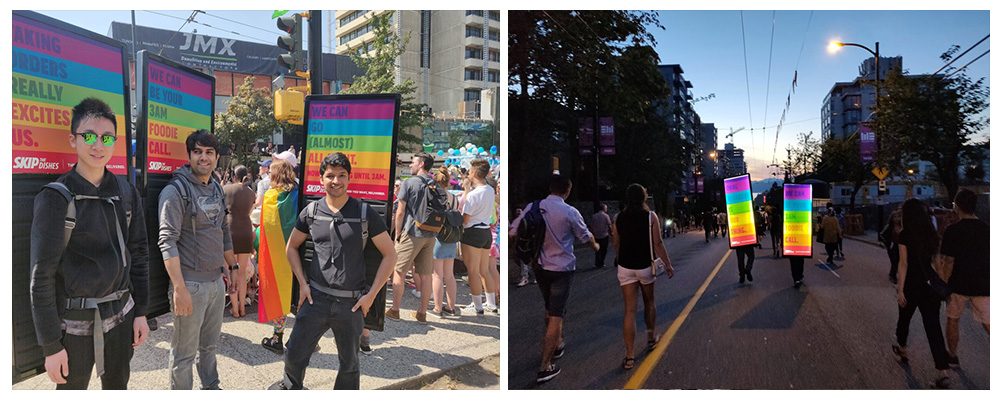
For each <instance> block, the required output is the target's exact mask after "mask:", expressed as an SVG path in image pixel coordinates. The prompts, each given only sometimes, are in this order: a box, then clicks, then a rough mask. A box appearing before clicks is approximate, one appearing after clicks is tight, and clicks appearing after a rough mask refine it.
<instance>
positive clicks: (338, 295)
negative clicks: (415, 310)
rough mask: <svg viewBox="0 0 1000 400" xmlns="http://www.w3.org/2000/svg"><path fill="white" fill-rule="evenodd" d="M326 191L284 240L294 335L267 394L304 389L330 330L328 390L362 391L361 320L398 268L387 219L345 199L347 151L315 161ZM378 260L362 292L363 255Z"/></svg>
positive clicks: (348, 169) (348, 170) (348, 165)
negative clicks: (295, 285) (291, 279)
mask: <svg viewBox="0 0 1000 400" xmlns="http://www.w3.org/2000/svg"><path fill="white" fill-rule="evenodd" d="M319 170H320V172H321V174H320V182H321V183H322V185H323V188H324V189H325V191H326V194H325V196H324V197H323V198H322V199H318V200H316V201H313V202H312V203H310V204H309V205H308V206H306V207H305V208H304V209H303V210H302V211H301V212H299V215H298V219H297V220H296V221H295V228H293V229H292V233H291V235H290V236H289V238H288V244H287V246H286V247H285V257H286V258H287V259H288V263H289V265H290V266H291V270H292V273H293V274H294V275H295V279H296V280H297V281H298V282H299V307H298V312H297V314H296V315H295V329H293V330H292V333H291V335H290V336H289V338H288V346H287V351H286V352H285V369H284V376H283V378H282V379H281V380H280V381H278V382H276V383H275V384H273V385H272V386H271V387H270V389H302V388H303V387H302V382H303V379H304V378H305V373H306V367H307V366H308V365H309V358H310V357H311V356H312V354H313V350H315V348H316V345H317V344H318V343H319V340H320V338H322V337H323V335H324V334H325V333H326V332H327V331H329V330H332V331H333V338H334V341H335V342H336V344H337V359H338V366H339V371H338V372H337V378H336V380H335V381H334V384H333V389H335V390H340V389H355V390H356V389H359V388H360V387H361V363H360V360H359V358H358V350H359V349H360V347H361V346H360V345H361V335H362V330H363V328H364V317H365V315H367V314H368V311H369V310H370V309H371V306H372V303H373V302H374V301H375V297H376V296H377V295H378V293H379V291H380V290H382V286H383V285H385V283H386V281H388V280H389V275H391V274H392V269H393V266H394V265H396V251H395V249H394V248H393V243H392V238H390V237H389V234H388V228H387V227H386V226H385V222H383V221H384V219H383V218H382V217H381V216H379V214H378V212H377V211H375V208H374V207H369V206H368V205H366V204H364V203H363V202H361V201H360V200H357V199H355V198H353V197H351V196H349V195H348V194H347V188H348V186H349V185H350V183H351V161H350V159H349V158H348V157H347V156H346V155H344V153H340V152H336V153H331V154H329V155H327V156H326V157H325V158H323V161H322V162H321V163H320V167H319ZM307 235H308V236H312V239H313V246H314V256H313V258H312V261H311V263H310V265H309V269H308V270H303V267H302V262H301V261H300V259H299V247H300V246H302V244H303V243H304V242H305V240H306V237H307ZM373 246H374V247H375V249H376V250H378V252H379V253H381V255H382V261H381V262H380V263H379V265H378V271H377V272H376V274H375V281H374V282H373V284H372V286H371V287H367V285H366V281H365V276H366V275H365V274H366V270H367V267H366V265H365V257H364V253H365V250H366V249H368V250H371V248H372V247H373Z"/></svg>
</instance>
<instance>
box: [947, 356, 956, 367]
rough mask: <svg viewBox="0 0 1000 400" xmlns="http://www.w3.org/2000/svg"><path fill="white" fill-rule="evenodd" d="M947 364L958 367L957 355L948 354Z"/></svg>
mask: <svg viewBox="0 0 1000 400" xmlns="http://www.w3.org/2000/svg"><path fill="white" fill-rule="evenodd" d="M948 365H951V366H952V368H958V356H948Z"/></svg>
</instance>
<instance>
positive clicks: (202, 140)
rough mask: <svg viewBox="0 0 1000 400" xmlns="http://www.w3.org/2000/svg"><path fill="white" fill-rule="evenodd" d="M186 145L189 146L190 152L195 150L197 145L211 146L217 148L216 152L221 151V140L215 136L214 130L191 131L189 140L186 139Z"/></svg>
mask: <svg viewBox="0 0 1000 400" xmlns="http://www.w3.org/2000/svg"><path fill="white" fill-rule="evenodd" d="M184 145H185V146H187V152H188V153H189V154H190V153H191V152H192V151H194V149H195V146H204V147H211V148H213V149H215V153H216V154H218V153H219V140H218V139H216V138H215V135H214V134H212V132H209V131H207V130H204V129H199V130H196V131H194V132H191V134H190V135H188V137H187V140H185V141H184Z"/></svg>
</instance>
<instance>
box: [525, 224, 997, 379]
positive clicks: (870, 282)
mask: <svg viewBox="0 0 1000 400" xmlns="http://www.w3.org/2000/svg"><path fill="white" fill-rule="evenodd" d="M763 241H764V243H765V244H764V248H763V249H758V250H756V261H755V263H754V269H753V275H754V281H753V282H752V283H750V282H748V283H747V284H743V285H741V284H739V276H738V273H737V267H736V253H735V252H732V253H729V246H728V242H727V241H726V238H723V237H719V238H717V239H712V241H711V242H710V243H705V238H704V233H703V232H700V231H695V232H689V233H687V234H682V235H679V236H677V237H674V238H669V239H667V240H665V243H666V247H667V251H668V253H669V254H670V258H671V260H672V261H673V265H674V268H675V269H676V271H677V272H676V275H675V276H674V278H673V279H669V280H668V279H666V276H665V275H661V276H659V277H657V281H656V284H655V285H656V309H657V310H656V311H657V321H656V331H657V333H658V334H663V333H664V332H667V331H668V329H669V328H671V327H672V326H673V328H674V329H673V330H676V334H675V335H673V336H672V337H670V338H666V339H664V340H663V341H661V344H660V347H661V349H659V350H658V351H654V352H652V353H651V352H647V351H645V350H639V349H644V347H645V340H646V339H645V335H644V333H643V332H644V325H643V322H642V313H643V309H642V305H641V301H640V305H639V309H638V312H637V316H636V321H637V323H638V326H637V335H636V343H635V346H636V347H635V348H636V349H637V350H636V368H634V369H632V370H628V371H626V370H623V369H622V368H621V362H622V358H623V357H624V355H625V350H624V345H623V343H622V332H621V323H622V312H623V311H622V310H623V305H622V298H621V296H622V295H621V289H620V288H619V286H618V281H617V278H616V275H615V270H614V269H613V268H612V267H611V266H610V265H611V263H612V261H611V260H613V257H614V255H613V254H609V255H608V261H607V264H608V265H609V266H608V267H605V268H603V269H595V268H594V267H592V265H593V257H594V253H593V251H591V250H589V249H585V248H578V249H577V252H576V255H577V258H578V261H577V266H578V268H579V269H578V270H577V273H576V275H575V277H574V280H573V286H572V289H571V295H570V300H569V304H568V306H567V316H566V319H565V324H564V333H565V343H566V354H565V356H564V357H563V358H562V359H560V360H557V361H556V363H557V364H558V365H559V366H560V367H561V368H562V372H561V373H560V375H558V376H557V377H556V378H554V379H553V380H552V381H549V382H547V383H543V384H536V383H535V381H534V378H535V373H536V371H537V370H538V367H539V363H540V341H541V338H542V332H543V319H544V310H543V305H542V299H541V295H540V294H539V291H538V289H537V286H536V285H528V286H525V287H522V288H516V287H513V286H512V287H511V288H510V289H509V293H510V296H508V297H509V302H510V303H509V305H508V307H507V310H509V312H510V313H511V314H510V315H509V319H508V322H509V324H510V325H509V331H508V332H509V333H510V334H509V338H508V343H509V346H508V348H509V349H510V352H509V354H508V366H509V370H508V374H509V375H508V384H509V388H511V389H621V388H625V387H637V388H646V389H676V388H685V389H688V388H690V389H907V388H927V387H928V386H929V385H930V383H931V382H932V381H933V380H934V379H935V378H936V372H935V370H934V366H933V361H932V359H931V355H930V350H929V347H928V345H927V339H926V336H925V334H924V331H923V326H922V324H921V322H920V317H919V313H918V315H917V316H915V317H914V318H913V320H912V322H911V328H910V343H909V349H910V362H909V365H905V364H900V363H899V362H897V361H896V359H895V358H894V356H893V354H892V352H891V350H890V346H891V344H892V343H893V342H894V333H895V325H896V320H897V314H898V311H897V307H896V303H895V288H894V286H893V285H892V284H891V283H890V282H889V281H888V279H887V273H888V259H887V256H886V254H885V250H883V249H881V248H878V247H877V246H872V245H871V244H867V243H862V242H857V241H851V240H845V242H844V251H845V253H846V256H847V258H846V260H843V261H841V260H837V261H835V263H836V265H834V266H827V265H825V264H823V263H821V262H820V261H822V260H825V258H826V256H825V254H823V253H824V251H823V249H822V245H814V247H813V249H814V250H813V251H814V253H815V254H816V257H814V258H812V259H809V260H806V265H805V278H804V281H805V284H804V285H803V286H802V287H801V288H800V289H798V290H796V289H794V288H793V286H792V283H793V282H792V278H791V273H790V268H789V262H788V260H787V259H783V258H774V257H773V256H772V249H771V246H770V237H769V236H764V238H763ZM611 253H613V250H612V252H611ZM727 254H728V256H727ZM724 257H725V259H724V260H723V258H724ZM720 260H721V261H722V263H721V265H719V264H720ZM716 266H719V270H718V272H717V274H715V275H714V276H712V273H713V271H714V270H715V269H716ZM710 277H711V279H709V278H710ZM512 282H516V281H512ZM706 282H707V283H706ZM703 285H705V287H704V290H703V293H702V294H701V295H700V296H699V297H698V298H697V301H695V302H694V303H693V304H691V302H692V299H693V298H694V297H695V296H696V294H697V293H698V292H699V289H700V288H701V287H702V286H703ZM689 304H691V307H690V310H689V311H688V312H686V313H685V312H684V310H685V308H686V307H688V306H689ZM942 313H943V307H942ZM943 318H944V317H943V316H942V321H943ZM942 324H943V322H942ZM960 330H961V343H960V345H959V351H958V356H959V359H960V360H961V362H962V367H961V368H960V369H956V370H953V371H952V373H951V375H952V382H953V385H952V386H953V388H967V389H989V388H990V384H989V361H990V360H989V336H988V335H987V334H986V332H985V331H984V330H983V329H982V327H981V326H979V325H978V324H976V323H975V322H974V321H973V320H972V316H971V314H970V312H969V311H966V313H965V314H964V315H963V317H962V321H961V324H960ZM668 336H669V335H668ZM667 340H669V342H667ZM664 345H665V346H666V347H663V346H664ZM657 353H662V354H657Z"/></svg>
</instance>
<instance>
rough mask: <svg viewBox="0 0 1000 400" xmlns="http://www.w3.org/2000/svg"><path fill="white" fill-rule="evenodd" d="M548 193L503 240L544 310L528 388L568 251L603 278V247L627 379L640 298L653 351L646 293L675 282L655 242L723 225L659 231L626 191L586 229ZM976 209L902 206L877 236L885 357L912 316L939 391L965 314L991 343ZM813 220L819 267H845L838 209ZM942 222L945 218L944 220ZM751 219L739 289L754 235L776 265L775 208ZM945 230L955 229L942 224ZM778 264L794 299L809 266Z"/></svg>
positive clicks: (565, 187)
mask: <svg viewBox="0 0 1000 400" xmlns="http://www.w3.org/2000/svg"><path fill="white" fill-rule="evenodd" d="M549 190H550V194H549V196H548V197H546V198H545V199H542V200H541V201H536V202H533V203H529V204H528V205H527V206H526V207H525V208H523V209H521V208H518V209H517V211H516V212H515V213H514V215H515V216H516V217H515V218H514V219H513V220H512V221H511V223H510V230H509V232H508V234H509V235H510V238H511V243H512V245H513V246H514V251H515V254H514V256H515V257H514V259H515V260H518V262H523V265H520V266H519V267H520V268H519V269H520V272H521V276H520V280H519V281H518V283H517V286H519V287H520V286H525V285H527V284H528V283H533V282H532V281H531V280H530V276H531V275H533V276H534V279H535V282H534V283H537V284H538V288H539V290H540V291H541V294H542V298H543V300H544V309H545V317H546V320H545V330H544V336H543V338H542V346H541V348H542V354H541V363H540V366H539V370H538V373H537V377H536V382H538V383H544V382H547V381H549V380H551V379H553V378H554V377H555V376H556V375H558V374H559V373H560V372H561V369H560V367H558V366H557V365H556V364H555V363H554V360H557V359H559V358H561V357H562V356H563V354H564V353H565V342H564V340H563V336H562V326H563V317H564V315H565V312H566V304H567V302H568V299H569V293H570V288H571V286H572V282H573V275H574V272H575V270H576V255H575V253H574V245H575V244H577V243H586V244H587V245H588V246H589V247H591V248H592V249H594V250H595V253H596V254H595V261H594V267H595V268H604V263H605V261H606V257H607V248H608V246H609V238H610V244H611V245H613V246H614V247H613V248H614V250H615V259H614V264H615V265H616V266H617V277H618V283H619V285H620V287H621V290H622V298H623V308H622V309H623V312H624V315H623V319H622V336H623V340H624V344H625V349H624V350H625V351H624V357H623V359H622V364H621V367H622V368H623V369H626V370H628V369H632V368H633V367H634V366H635V349H634V345H635V340H636V338H635V334H636V315H635V314H636V312H637V309H638V307H637V306H638V300H639V295H640V294H641V299H642V302H643V310H644V311H643V320H644V322H645V327H646V339H647V348H648V349H649V350H652V349H653V348H655V347H656V345H657V343H658V342H659V335H658V334H657V332H656V303H655V296H654V289H653V288H654V286H653V285H654V282H655V280H656V276H657V275H659V274H661V273H665V274H666V275H667V277H668V278H671V277H673V275H674V270H673V267H672V265H671V262H670V258H669V256H668V254H667V251H666V249H665V247H664V245H663V238H666V237H669V236H670V235H671V233H673V234H676V232H686V231H687V230H688V229H691V227H693V226H696V225H695V224H696V223H697V224H700V225H701V228H702V229H703V230H704V233H705V241H706V242H709V241H710V240H711V239H712V238H717V237H718V236H719V235H720V234H721V235H722V236H723V237H725V236H726V234H727V229H726V228H727V226H728V225H729V221H728V216H727V215H726V213H725V212H724V211H723V212H719V211H718V210H716V209H712V210H709V211H705V212H702V213H700V214H687V213H685V212H683V211H677V212H676V213H675V214H674V220H673V221H671V222H673V226H674V227H675V228H674V229H667V228H665V227H663V226H662V225H661V223H660V218H658V217H657V216H656V214H655V213H653V212H651V211H650V210H649V208H648V206H647V205H646V197H647V196H646V189H645V188H644V187H643V186H642V185H640V184H638V183H634V184H631V185H629V186H628V188H627V189H626V193H625V202H624V208H623V209H622V210H621V212H619V213H617V215H615V216H613V217H612V216H610V215H608V213H607V209H608V208H607V205H605V204H598V205H597V207H596V208H595V213H594V214H593V216H592V217H591V218H590V219H589V220H588V221H585V219H584V218H583V216H582V215H581V214H580V212H579V211H578V210H577V209H576V208H574V207H573V206H570V205H569V204H567V203H566V199H568V198H569V195H570V192H571V190H572V182H571V180H570V179H568V178H566V177H564V176H561V175H558V174H556V175H553V177H552V178H551V181H550V184H549ZM976 203H977V197H976V195H975V194H974V193H973V192H971V191H969V190H968V189H962V190H960V191H959V192H958V193H957V195H956V196H955V199H954V203H953V205H954V210H953V211H951V210H947V211H945V210H946V209H944V208H939V209H938V210H939V212H938V216H937V217H935V216H934V215H933V214H934V213H932V212H931V209H930V208H929V207H928V206H927V205H926V204H924V203H923V202H921V201H920V200H917V199H910V200H907V201H906V202H904V203H903V204H901V205H900V207H899V209H898V210H897V211H896V212H894V213H892V215H891V217H890V221H889V224H888V225H887V226H886V227H885V229H883V230H882V231H881V232H880V234H879V236H880V238H881V240H882V241H883V242H884V243H885V248H886V249H887V251H888V255H889V257H888V259H889V261H890V262H889V264H890V268H889V280H890V281H891V283H892V284H893V285H894V286H895V288H896V302H897V306H898V308H899V318H898V320H897V324H896V329H895V338H896V340H895V343H893V344H892V345H891V350H892V352H893V353H894V354H895V355H896V356H897V357H899V359H900V361H901V362H908V356H907V347H906V344H907V341H908V336H909V327H910V321H911V318H912V317H913V314H914V313H915V312H916V311H917V310H919V311H920V313H921V320H922V322H923V325H924V331H925V333H926V334H927V340H928V343H929V344H930V347H931V353H932V355H933V358H934V364H935V368H936V369H937V370H938V372H939V376H938V378H937V379H936V380H935V381H934V382H933V383H932V386H933V387H937V388H947V387H949V386H950V385H951V378H950V377H949V373H948V371H949V370H950V368H951V367H953V366H957V365H958V356H957V349H958V342H959V329H958V321H959V318H960V317H961V315H962V313H963V312H964V310H965V309H966V308H968V307H969V306H970V305H971V308H972V315H973V318H974V319H975V321H976V322H978V323H980V324H981V325H982V326H983V328H984V329H985V331H986V333H987V334H989V329H990V327H989V225H988V224H987V223H985V222H983V221H980V220H979V219H977V217H976V215H975V210H976V206H977V204H976ZM817 214H818V215H817V216H816V220H815V221H814V223H813V225H814V229H815V230H814V232H813V234H814V235H815V238H816V241H817V242H819V243H822V244H823V245H824V250H825V253H826V260H825V262H826V264H828V266H834V264H833V263H834V260H835V259H837V260H844V259H845V256H844V250H843V239H844V228H845V226H844V224H845V217H844V215H843V212H842V209H841V208H840V207H834V205H833V204H832V203H828V204H827V207H826V208H825V209H823V210H821V211H820V212H818V213H817ZM949 215H950V216H951V217H945V216H949ZM695 217H697V218H695ZM753 218H754V221H755V228H756V233H757V241H756V243H753V244H748V245H742V246H735V247H734V250H735V253H736V258H737V268H738V273H739V282H740V284H744V283H745V282H746V281H750V282H752V281H753V272H752V271H753V263H754V258H755V254H754V251H755V250H754V249H755V248H760V247H761V242H762V240H761V236H762V235H764V234H766V233H769V234H770V235H771V236H772V247H773V248H774V250H773V252H774V253H773V255H774V257H775V258H778V257H782V256H784V254H783V252H782V244H783V237H782V234H783V215H782V210H781V208H770V207H760V208H757V209H754V210H753ZM537 220H543V221H544V224H541V223H538V222H535V221H537ZM949 220H951V221H954V222H953V223H950V224H947V222H948V221H949ZM668 221H670V220H668ZM939 232H942V234H939ZM532 238H538V239H532ZM786 258H788V259H789V262H790V266H791V273H792V281H793V283H794V287H795V288H796V289H798V288H800V287H801V286H802V284H803V272H804V271H803V269H804V268H803V267H804V263H805V259H806V258H807V257H806V256H787V257H786ZM525 260H530V261H525ZM942 302H944V303H945V304H946V307H945V314H946V320H947V321H946V327H945V330H944V334H942V330H941V322H940V312H941V303H942Z"/></svg>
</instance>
